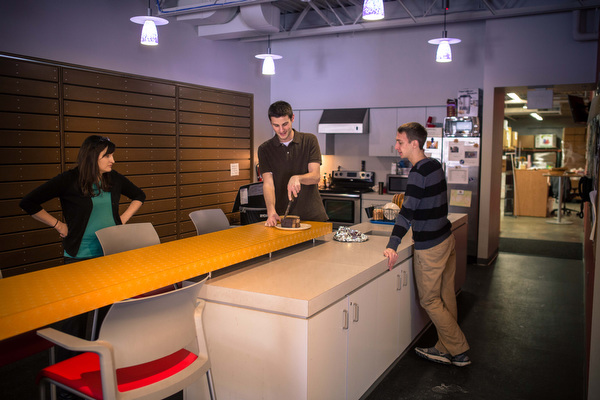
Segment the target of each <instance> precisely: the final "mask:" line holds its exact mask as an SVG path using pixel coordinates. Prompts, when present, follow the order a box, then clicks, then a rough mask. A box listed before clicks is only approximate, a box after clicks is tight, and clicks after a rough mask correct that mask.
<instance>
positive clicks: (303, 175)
mask: <svg viewBox="0 0 600 400" xmlns="http://www.w3.org/2000/svg"><path fill="white" fill-rule="evenodd" d="M268 115H269V120H270V121H271V126H272V127H273V131H275V136H273V138H271V139H269V140H267V141H266V142H264V143H263V144H261V145H260V147H259V148H258V162H259V164H260V172H261V174H262V178H263V182H264V183H263V193H264V196H265V203H266V206H267V215H268V218H267V221H266V222H265V225H266V226H275V225H277V222H278V221H279V219H280V217H279V216H280V215H283V214H284V213H285V209H286V207H287V204H288V200H289V199H292V198H294V199H295V200H294V203H293V204H292V207H291V208H290V215H291V214H293V215H298V216H299V217H300V219H301V220H304V221H326V220H327V213H326V212H325V208H324V207H323V202H322V201H321V196H320V195H319V188H318V184H319V179H320V177H321V150H320V149H319V142H318V141H317V138H316V137H315V135H313V134H311V133H302V132H298V131H296V130H294V129H293V128H292V122H294V112H293V110H292V106H290V105H289V104H288V103H286V102H285V101H277V102H275V103H273V104H271V106H270V107H269V111H268Z"/></svg>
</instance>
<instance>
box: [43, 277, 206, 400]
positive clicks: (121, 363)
mask: <svg viewBox="0 0 600 400" xmlns="http://www.w3.org/2000/svg"><path fill="white" fill-rule="evenodd" d="M204 282H205V281H201V282H197V283H194V284H192V285H189V286H186V287H183V288H181V289H178V290H174V291H171V292H167V293H163V294H159V295H155V296H149V297H143V298H139V299H130V300H124V301H121V302H118V303H115V304H113V305H112V307H111V309H110V311H109V312H108V314H107V315H106V318H105V320H104V322H103V323H102V327H101V329H100V336H99V338H98V340H96V341H88V340H84V339H80V338H77V337H75V336H71V335H68V334H66V333H63V332H60V331H57V330H55V329H53V328H46V329H42V330H40V331H38V335H40V336H41V337H43V338H45V339H47V340H49V341H51V342H53V343H55V344H57V345H59V346H62V347H65V348H67V349H69V350H73V351H82V352H84V353H82V354H78V355H76V356H75V357H72V358H69V359H67V360H65V361H61V362H59V363H57V364H54V365H51V366H49V367H46V368H44V369H43V370H42V371H41V372H40V375H39V377H38V384H39V388H40V398H41V399H42V400H44V399H45V392H46V390H45V383H49V384H51V385H56V386H59V387H61V388H63V389H65V390H67V391H69V392H71V393H74V394H75V395H77V396H82V397H85V398H86V399H104V400H133V399H162V398H165V397H168V396H171V395H173V394H175V393H177V392H179V391H181V390H184V396H185V398H186V399H196V398H198V397H199V393H198V390H199V386H198V382H197V381H198V379H199V378H200V377H201V376H202V375H206V377H207V380H208V389H209V394H210V397H211V399H213V400H214V399H215V398H216V397H215V391H214V384H213V380H212V372H211V364H210V359H209V355H208V351H207V346H206V339H205V336H204V327H203V324H202V312H203V310H204V304H205V303H204V300H201V299H198V293H199V290H200V287H201V286H202V284H204Z"/></svg>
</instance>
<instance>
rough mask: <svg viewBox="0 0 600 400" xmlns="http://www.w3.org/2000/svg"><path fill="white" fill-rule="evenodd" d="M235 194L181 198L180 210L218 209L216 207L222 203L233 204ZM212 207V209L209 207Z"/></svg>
mask: <svg viewBox="0 0 600 400" xmlns="http://www.w3.org/2000/svg"><path fill="white" fill-rule="evenodd" d="M236 195H237V191H236V192H230V193H218V194H208V195H206V196H192V197H183V198H182V199H181V202H180V204H181V208H190V209H198V208H202V207H205V208H219V207H218V206H219V205H220V204H223V203H228V202H230V203H231V202H234V201H235V196H236ZM209 206H212V207H209Z"/></svg>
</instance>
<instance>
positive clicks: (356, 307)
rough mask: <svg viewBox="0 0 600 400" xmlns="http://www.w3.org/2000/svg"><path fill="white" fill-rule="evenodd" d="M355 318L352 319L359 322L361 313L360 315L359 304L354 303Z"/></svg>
mask: <svg viewBox="0 0 600 400" xmlns="http://www.w3.org/2000/svg"><path fill="white" fill-rule="evenodd" d="M353 306H354V318H353V319H352V322H358V319H359V315H358V304H357V303H354V304H353Z"/></svg>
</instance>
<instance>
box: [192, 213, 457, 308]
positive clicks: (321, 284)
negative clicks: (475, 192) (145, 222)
mask: <svg viewBox="0 0 600 400" xmlns="http://www.w3.org/2000/svg"><path fill="white" fill-rule="evenodd" d="M448 219H449V220H450V222H451V223H452V226H453V231H456V230H457V229H458V228H460V227H462V226H466V220H467V216H466V214H450V215H449V216H448ZM352 228H353V229H357V230H359V231H361V232H363V233H365V234H366V235H367V236H369V240H367V241H366V242H363V243H341V242H337V241H334V240H333V233H330V234H328V235H325V236H323V237H322V238H320V239H319V240H317V243H316V244H315V245H314V246H312V247H310V248H308V249H304V250H302V251H298V252H292V253H291V254H287V255H286V253H283V254H281V255H280V256H279V257H276V258H275V259H271V260H268V259H267V260H260V261H257V262H251V263H250V265H249V266H246V267H244V268H242V269H240V270H238V271H234V272H232V273H229V274H226V275H224V276H221V277H218V278H214V279H211V280H210V281H209V282H208V283H207V284H206V285H204V286H203V288H202V289H201V292H200V297H202V298H205V299H207V300H210V301H215V302H219V303H227V304H231V305H234V306H240V307H249V308H254V309H260V310H264V311H267V312H275V313H281V314H287V315H291V316H295V317H301V318H308V317H310V316H312V315H314V314H315V313H317V312H319V311H320V310H322V309H323V308H324V307H326V306H327V305H329V304H331V303H332V301H334V300H336V299H339V298H341V297H343V296H345V295H346V294H347V293H349V292H351V291H352V290H354V289H356V288H357V287H359V286H361V285H363V284H365V283H367V282H368V281H370V280H371V279H373V278H375V277H377V276H378V275H381V274H382V273H384V272H385V271H387V270H388V267H387V258H386V257H384V256H383V250H384V249H385V246H386V245H387V242H388V240H389V236H390V234H391V232H392V229H393V225H383V224H374V223H371V222H363V223H360V224H358V225H355V226H353V227H352ZM457 242H459V240H458V239H457ZM412 245H413V241H412V232H411V231H409V233H407V234H406V236H405V237H404V238H403V239H402V243H401V244H400V246H399V247H398V249H397V252H398V261H397V263H396V264H400V263H402V262H403V261H404V260H406V259H407V258H409V257H412V253H413V247H412ZM459 246H460V242H459V245H457V247H459ZM458 250H459V252H460V249H458ZM465 255H466V253H465ZM463 259H464V260H463ZM459 264H460V265H461V267H459V268H458V269H461V270H462V269H464V268H466V256H465V257H460V256H459V257H457V265H459ZM463 266H464V268H463ZM457 275H459V276H460V277H462V272H461V273H458V274H457ZM460 277H459V279H458V280H457V281H458V282H460V283H462V281H464V279H462V278H460Z"/></svg>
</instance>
